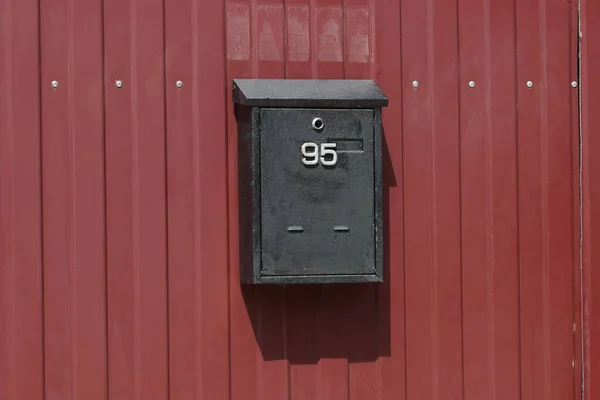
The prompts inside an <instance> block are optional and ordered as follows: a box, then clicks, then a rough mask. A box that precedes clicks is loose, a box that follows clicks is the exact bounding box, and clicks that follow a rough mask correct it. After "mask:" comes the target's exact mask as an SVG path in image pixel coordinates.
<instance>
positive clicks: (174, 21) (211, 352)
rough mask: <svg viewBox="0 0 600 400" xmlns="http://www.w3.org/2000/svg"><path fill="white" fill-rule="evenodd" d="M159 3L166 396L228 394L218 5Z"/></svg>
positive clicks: (185, 0) (177, 399) (193, 0)
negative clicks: (164, 156) (163, 14)
mask: <svg viewBox="0 0 600 400" xmlns="http://www.w3.org/2000/svg"><path fill="white" fill-rule="evenodd" d="M165 7H166V9H165V12H166V26H165V37H166V96H167V99H166V100H167V103H166V106H167V109H166V112H167V115H166V116H167V131H166V133H167V181H168V185H167V191H168V193H167V195H168V196H167V198H168V221H167V223H168V239H169V242H168V243H169V246H168V249H169V258H168V260H169V375H170V397H169V398H170V399H173V400H187V399H215V400H217V399H228V398H229V385H230V380H229V329H228V328H229V309H228V304H229V291H228V287H229V284H228V282H229V281H228V269H227V224H226V221H227V208H226V204H227V158H226V131H225V129H224V127H225V121H226V115H225V114H226V104H225V101H226V99H225V98H226V95H225V53H224V51H225V47H224V41H223V40H221V38H219V37H215V38H214V40H207V38H209V37H211V36H215V35H218V32H223V31H224V26H223V24H224V15H223V13H224V3H223V2H221V1H213V2H203V1H201V0H178V1H167V2H165ZM207 60H212V61H211V62H208V61H207ZM178 81H180V82H181V84H182V86H181V87H178V84H177V82H178Z"/></svg>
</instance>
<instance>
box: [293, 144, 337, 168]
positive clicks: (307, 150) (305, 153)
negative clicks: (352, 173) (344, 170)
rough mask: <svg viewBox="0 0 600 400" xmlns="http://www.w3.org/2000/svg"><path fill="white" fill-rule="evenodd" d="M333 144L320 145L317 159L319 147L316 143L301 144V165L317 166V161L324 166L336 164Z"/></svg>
mask: <svg viewBox="0 0 600 400" xmlns="http://www.w3.org/2000/svg"><path fill="white" fill-rule="evenodd" d="M334 149H335V143H321V156H320V157H319V146H317V144H316V143H312V142H307V143H302V147H301V148H300V150H301V152H302V163H303V164H304V165H317V164H318V163H319V161H320V162H321V164H323V165H326V166H332V165H335V164H336V163H337V158H338V157H337V153H336V151H335V150H334Z"/></svg>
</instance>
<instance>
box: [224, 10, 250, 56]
mask: <svg viewBox="0 0 600 400" xmlns="http://www.w3.org/2000/svg"><path fill="white" fill-rule="evenodd" d="M249 58H250V7H248V6H247V5H245V4H237V3H227V59H228V60H248V59H249Z"/></svg>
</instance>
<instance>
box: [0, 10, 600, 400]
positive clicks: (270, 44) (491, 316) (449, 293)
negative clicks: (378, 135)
mask: <svg viewBox="0 0 600 400" xmlns="http://www.w3.org/2000/svg"><path fill="white" fill-rule="evenodd" d="M142 3H143V4H142ZM582 6H583V7H582V15H583V20H582V21H583V32H584V37H583V49H582V50H583V63H582V67H583V79H582V85H583V87H582V94H583V97H582V100H583V103H582V105H583V108H582V111H583V113H582V115H583V119H582V124H583V152H584V154H583V155H584V157H583V165H582V166H583V211H584V213H583V215H584V224H583V235H584V236H583V237H584V242H583V244H584V247H583V255H584V258H583V266H584V270H583V272H584V276H583V278H584V279H583V282H584V287H583V295H584V296H583V297H584V299H585V301H586V302H585V308H584V312H583V317H584V328H585V329H583V332H582V331H581V326H580V322H581V315H580V307H581V304H580V295H581V285H580V279H579V278H580V277H579V228H580V221H579V197H578V193H579V185H578V184H579V177H578V151H579V147H578V122H579V121H578V119H577V95H578V89H577V88H574V87H572V86H571V82H572V81H577V70H576V47H575V46H576V42H577V4H576V3H575V2H565V1H562V0H542V1H539V0H524V1H518V2H492V1H489V0H460V1H457V2H448V1H443V0H430V1H422V0H402V1H399V0H392V1H389V0H285V1H284V0H270V1H265V0H235V1H233V0H212V1H201V0H169V1H166V0H151V1H147V2H140V1H135V0H128V1H117V0H103V1H102V0H85V1H77V2H74V1H68V0H43V1H35V0H19V1H16V0H0V21H1V22H2V23H1V26H0V157H1V158H0V398H1V399H3V400H4V399H7V400H22V399H27V400H29V399H31V400H36V399H61V400H62V399H166V398H171V399H182V400H183V399H249V400H252V399H256V400H269V399H273V400H275V399H277V400H279V399H294V400H296V399H298V400H299V399H313V398H322V399H350V398H352V399H408V400H415V399H438V398H439V399H441V398H444V399H467V400H475V399H482V398H486V399H487V398H498V399H500V398H510V399H523V400H533V399H557V400H558V399H560V400H568V399H580V397H579V395H580V384H581V378H580V372H581V369H582V368H581V350H582V343H581V338H582V335H581V334H582V333H583V334H584V338H585V346H584V347H583V350H584V352H585V355H586V363H585V365H584V367H583V372H585V374H586V379H585V381H584V384H585V385H584V386H585V390H586V399H593V398H595V397H594V396H597V395H598V388H597V387H596V386H595V385H596V384H595V382H597V381H598V380H599V379H600V378H599V376H600V370H598V369H597V368H596V364H597V363H594V360H596V359H598V357H600V355H599V354H600V353H599V352H598V348H599V346H600V334H599V333H598V330H597V329H596V328H595V327H596V326H597V325H598V323H597V321H598V319H599V318H600V317H598V312H597V309H598V295H597V292H598V290H600V289H598V285H597V283H595V282H597V281H598V277H597V271H595V270H594V269H593V260H594V255H595V252H596V251H597V250H594V240H595V237H596V236H598V235H596V233H595V231H596V224H595V222H594V219H593V217H594V207H593V205H594V204H595V203H594V202H595V198H596V196H597V195H596V192H597V186H598V185H597V184H596V183H595V181H594V176H595V175H594V174H595V173H596V170H598V166H597V165H596V162H595V161H594V160H595V158H594V156H593V155H594V154H595V153H594V152H596V151H600V150H598V149H597V147H598V145H597V143H596V140H595V139H594V134H593V133H594V131H595V127H596V125H597V124H598V121H597V119H598V118H597V117H595V115H596V114H595V113H594V105H595V102H596V96H595V95H594V93H595V92H597V91H598V90H596V89H598V88H597V87H596V86H598V85H597V83H598V79H597V77H595V75H594V73H593V71H595V70H596V69H597V68H596V67H597V64H598V61H597V58H598V56H597V51H596V50H595V48H594V46H593V43H596V42H597V40H594V38H595V37H596V36H597V34H598V32H596V31H597V28H594V26H597V25H598V24H597V22H598V21H596V19H597V16H598V15H600V10H596V9H595V8H594V7H596V6H594V5H593V4H592V2H589V1H583V2H582ZM38 7H39V9H38ZM586 35H587V36H586ZM259 77H260V78H290V79H291V78H294V79H296V78H323V79H326V78H332V79H339V78H348V79H350V78H352V79H362V78H368V79H374V80H375V81H376V82H377V83H378V85H379V86H380V87H381V88H382V90H383V91H384V93H385V94H386V96H387V97H388V98H389V99H390V101H389V107H387V108H385V109H384V110H383V126H384V139H385V142H384V162H383V168H384V216H385V223H384V230H385V232H386V239H385V251H384V263H385V266H384V270H385V271H386V276H385V283H384V284H382V285H358V286H347V285H325V286H316V285H307V286H302V287H293V286H290V287H280V286H274V287H259V288H255V287H254V288H252V287H251V288H245V289H244V290H242V289H241V287H240V284H239V271H238V262H239V254H238V250H237V249H238V245H237V244H238V240H239V232H238V228H237V227H238V206H239V204H238V201H239V200H238V193H237V187H238V182H237V179H238V176H237V165H236V160H237V127H236V122H235V117H234V114H233V102H232V101H231V100H232V99H231V95H232V90H231V89H232V87H231V84H232V80H233V79H234V78H259ZM53 81H56V84H55V85H54V86H56V87H53V85H52V82H53ZM117 81H120V84H119V85H117ZM178 82H179V83H178ZM528 82H531V83H530V84H528ZM595 247H598V246H595Z"/></svg>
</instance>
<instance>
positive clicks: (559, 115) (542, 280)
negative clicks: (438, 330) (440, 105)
mask: <svg viewBox="0 0 600 400" xmlns="http://www.w3.org/2000/svg"><path fill="white" fill-rule="evenodd" d="M573 7H574V4H572V3H567V2H564V1H559V0H546V1H543V2H539V1H522V2H518V3H517V16H518V20H517V22H518V24H517V52H518V55H519V57H518V60H517V66H518V76H517V94H518V97H517V99H518V110H519V112H518V126H517V128H518V171H519V189H518V190H519V265H520V325H521V396H522V398H524V399H564V398H572V397H573V396H574V395H575V394H576V392H577V387H576V386H575V381H574V373H573V372H574V371H573V367H574V359H576V358H578V357H577V355H576V353H575V352H574V350H575V349H574V346H573V344H574V342H575V340H574V339H575V338H574V337H573V335H574V329H573V328H574V324H575V319H574V298H575V292H574V287H575V285H578V284H579V282H576V281H575V280H574V278H575V270H576V268H575V264H574V263H573V261H574V260H573V255H574V253H576V252H577V251H578V249H577V248H576V247H574V246H573V235H577V234H578V226H579V220H578V218H575V217H574V215H573V210H574V209H577V208H578V194H577V193H576V192H574V191H573V190H572V188H573V177H576V176H577V169H576V164H574V158H575V159H577V149H578V132H577V130H574V129H573V124H572V117H573V113H576V107H573V106H574V105H576V103H574V102H573V100H574V99H576V97H577V90H576V89H574V88H572V87H571V81H573V80H574V79H576V76H577V71H576V70H575V69H574V68H573V67H574V64H573V62H572V59H571V57H573V55H574V52H573V47H575V46H576V40H577V30H576V25H575V24H576V20H575V19H573V18H572V17H573ZM559 54H561V55H563V56H558V55H559ZM567 55H570V56H567ZM528 81H530V82H532V83H533V86H532V87H528V85H527V82H528ZM570 188H571V190H569V189H570ZM568 266H572V267H571V268H569V267H568Z"/></svg>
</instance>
